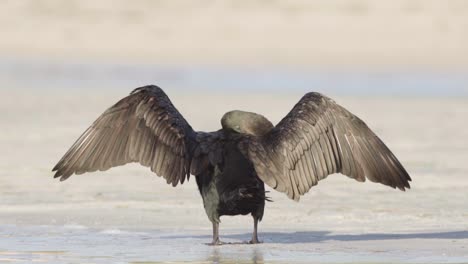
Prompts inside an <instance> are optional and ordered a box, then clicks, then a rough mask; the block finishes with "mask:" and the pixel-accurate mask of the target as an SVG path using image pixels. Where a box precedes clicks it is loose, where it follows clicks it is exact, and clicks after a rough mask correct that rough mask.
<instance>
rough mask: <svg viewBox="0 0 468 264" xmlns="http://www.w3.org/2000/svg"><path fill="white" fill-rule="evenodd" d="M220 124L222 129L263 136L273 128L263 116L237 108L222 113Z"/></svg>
mask: <svg viewBox="0 0 468 264" xmlns="http://www.w3.org/2000/svg"><path fill="white" fill-rule="evenodd" d="M221 125H222V126H223V129H224V130H227V131H230V132H235V133H240V134H248V135H252V136H263V135H265V134H266V133H268V132H269V131H270V130H271V129H272V128H273V124H272V123H271V122H270V121H268V119H266V118H265V117H264V116H262V115H259V114H255V113H251V112H245V111H239V110H235V111H230V112H227V113H226V114H224V116H223V118H222V119H221Z"/></svg>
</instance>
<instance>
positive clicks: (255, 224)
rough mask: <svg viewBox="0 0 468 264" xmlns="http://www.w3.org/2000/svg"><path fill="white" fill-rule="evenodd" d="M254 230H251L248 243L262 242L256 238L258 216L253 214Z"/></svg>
mask: <svg viewBox="0 0 468 264" xmlns="http://www.w3.org/2000/svg"><path fill="white" fill-rule="evenodd" d="M253 218H254V231H253V234H252V240H250V242H249V243H250V244H260V243H262V242H260V240H258V234H257V230H258V217H256V216H254V217H253Z"/></svg>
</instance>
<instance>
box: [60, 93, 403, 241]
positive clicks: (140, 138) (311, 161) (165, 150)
mask: <svg viewBox="0 0 468 264" xmlns="http://www.w3.org/2000/svg"><path fill="white" fill-rule="evenodd" d="M221 124H222V129H220V130H218V131H215V132H209V133H206V132H197V131H194V130H193V129H192V127H191V126H190V125H189V124H188V123H187V121H186V120H185V119H184V117H183V116H182V115H181V114H180V113H179V112H178V110H177V109H176V108H175V107H174V105H173V104H172V103H171V101H170V100H169V98H168V96H167V95H166V94H165V93H164V91H163V90H162V89H161V88H159V87H157V86H155V85H148V86H144V87H140V88H137V89H135V90H134V91H133V92H131V94H130V95H129V96H127V97H125V98H123V99H122V100H120V101H119V102H117V103H116V104H115V105H114V106H112V107H111V108H109V109H108V110H107V111H105V112H104V113H103V114H102V115H101V116H100V117H99V118H98V119H97V120H96V121H95V122H94V123H93V124H92V125H91V127H89V128H88V129H87V130H86V131H85V132H84V133H83V135H82V136H81V137H80V138H78V140H77V141H76V142H75V144H73V146H72V147H71V148H70V150H69V151H68V152H67V153H66V154H65V155H64V157H63V158H62V159H61V160H60V161H59V162H58V164H57V165H56V166H55V167H54V169H53V171H56V174H55V178H57V177H60V180H61V181H63V180H66V179H68V178H69V177H70V176H71V175H73V174H83V173H85V172H94V171H98V170H99V171H105V170H108V169H110V168H112V167H116V166H121V165H124V164H127V163H130V162H138V163H140V164H141V165H143V166H146V167H150V168H151V171H153V172H154V173H156V174H157V175H159V176H162V177H164V178H165V179H166V181H167V183H168V184H172V185H173V186H177V184H179V183H181V184H182V183H184V181H185V180H188V179H189V177H190V175H194V176H195V179H196V182H197V185H198V188H199V190H200V194H201V196H202V198H203V204H204V207H205V211H206V214H207V215H208V218H209V220H210V221H211V222H212V224H213V242H212V245H219V244H221V242H220V240H219V232H218V231H219V222H220V220H219V219H220V217H221V216H223V215H247V214H251V215H252V216H253V219H254V232H253V236H252V240H251V241H250V242H251V243H259V240H258V237H257V224H258V222H259V221H261V220H262V217H263V211H264V207H265V201H267V200H268V197H267V196H266V195H265V185H264V183H266V184H267V185H269V186H270V187H272V188H273V189H275V190H277V191H279V192H283V193H285V194H286V195H287V196H288V197H289V198H291V199H293V200H296V201H298V200H299V198H300V196H301V195H304V194H306V193H307V192H308V191H309V190H310V188H311V187H312V186H314V185H316V184H317V183H318V181H320V180H322V179H325V178H326V177H327V176H328V175H330V174H334V173H342V174H344V175H346V176H348V177H350V178H353V179H355V180H357V181H360V182H364V181H365V180H366V178H367V179H369V180H370V181H372V182H377V183H381V184H384V185H387V186H390V187H393V188H398V189H400V190H402V191H404V190H405V188H408V189H409V188H410V185H409V181H411V178H410V176H409V175H408V173H407V172H406V170H405V169H404V168H403V166H402V165H401V163H400V162H399V161H398V160H397V158H396V157H395V156H394V155H393V154H392V152H391V151H390V150H389V149H388V148H387V146H386V145H385V144H384V143H383V142H382V141H381V140H380V139H379V138H378V137H377V136H376V135H375V134H374V133H373V132H372V131H371V130H370V129H369V128H368V126H367V125H366V124H365V123H364V122H363V121H362V120H361V119H359V118H358V117H356V116H355V115H353V114H351V113H350V112H349V111H347V110H346V109H345V108H343V107H341V106H340V105H338V104H336V103H335V102H334V101H333V100H331V99H330V98H328V97H326V96H324V95H321V94H319V93H308V94H306V95H305V96H304V97H303V98H302V99H301V100H300V101H299V102H298V103H297V104H296V105H295V106H294V108H293V109H292V110H291V111H290V113H289V114H288V115H287V116H286V117H285V118H284V119H283V120H281V121H280V122H279V123H278V124H277V125H276V126H273V124H272V123H271V122H270V121H268V120H267V119H266V118H265V117H263V116H262V115H259V114H255V113H250V112H244V111H231V112H228V113H226V114H225V115H224V116H223V118H222V120H221Z"/></svg>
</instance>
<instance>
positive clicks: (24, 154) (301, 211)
mask: <svg viewBox="0 0 468 264" xmlns="http://www.w3.org/2000/svg"><path fill="white" fill-rule="evenodd" d="M0 32H1V34H0V263H35V262H39V263H60V264H62V263H93V264H94V263H96V264H101V263H132V264H137V263H138V264H143V263H158V264H159V263H171V264H173V263H207V264H208V263H209V264H220V263H227V264H231V263H246V264H247V263H258V264H260V263H262V264H263V263H304V264H305V263H355V264H357V263H359V264H361V263H369V264H370V263H385V264H389V263H412V264H414V263H417V264H422V263H457V264H461V263H468V192H467V190H468V177H467V175H468V162H467V158H468V124H467V116H468V74H467V72H468V1H465V0H447V1H445V0H424V1H421V0H392V1H385V0H314V1H307V0H296V1H286V0H277V1H273V0H272V1H261V0H255V1H218V0H214V1H211V0H203V1H196V2H193V1H192V2H189V1H179V0H162V1H151V0H136V1H126V0H99V1H94V0H81V1H74V0H67V1H63V0H15V1H0ZM146 84H157V85H159V86H161V87H162V88H164V90H165V91H166V92H167V93H168V95H169V97H170V98H171V99H172V101H173V103H174V104H175V105H176V107H177V108H178V109H179V110H180V111H181V113H182V114H183V115H184V116H185V117H186V119H187V120H188V121H189V122H190V123H191V125H192V126H193V127H194V128H195V129H196V130H202V131H212V130H217V129H219V128H220V118H221V116H222V115H223V114H224V113H225V112H227V111H229V110H233V109H241V110H248V111H253V112H258V113H261V114H264V115H265V116H267V117H268V118H269V119H270V120H271V121H272V122H273V123H277V122H278V121H279V120H281V118H282V117H284V116H285V115H286V114H287V113H288V111H289V110H290V109H291V108H292V107H293V105H294V104H295V103H297V102H298V100H299V99H300V98H301V96H302V95H304V93H306V92H310V91H318V92H322V93H325V94H327V95H329V96H332V97H333V98H334V99H336V101H337V102H338V103H340V104H342V105H343V106H345V107H346V108H348V109H349V110H350V111H351V112H353V113H355V114H356V115H358V116H360V117H361V118H362V119H363V120H365V121H366V122H367V124H368V125H369V126H370V127H371V128H372V129H373V130H374V131H375V132H376V133H377V134H378V135H379V136H380V137H381V138H382V139H383V141H384V142H385V143H386V144H387V145H388V146H389V147H390V149H391V150H392V151H393V152H394V153H395V155H396V156H397V157H398V158H399V159H400V160H401V162H402V163H403V165H404V166H405V167H406V168H407V170H408V171H409V173H410V174H411V176H412V178H413V183H412V189H411V190H409V191H407V192H405V193H403V192H400V191H396V190H393V189H390V188H388V187H385V186H382V185H378V184H374V183H369V182H368V183H365V184H361V183H358V182H356V181H353V180H350V179H348V178H347V177H345V176H342V175H333V176H330V177H328V179H326V180H324V181H321V182H320V183H319V185H318V186H316V187H314V188H313V189H312V190H311V191H310V193H308V194H307V195H306V196H304V197H303V198H302V199H301V202H300V203H296V202H293V201H291V200H289V199H288V198H287V197H286V196H285V195H283V194H281V193H278V192H275V191H273V190H270V191H271V192H270V193H269V196H271V198H272V199H273V201H274V202H272V203H268V204H267V207H266V213H265V217H264V221H263V222H262V223H261V224H260V234H259V236H260V240H262V241H263V242H264V243H263V244H261V245H255V246H250V245H245V244H243V242H245V241H247V240H248V239H249V238H250V232H251V231H252V228H253V227H252V220H251V218H250V217H241V216H239V217H224V218H222V225H221V239H222V240H224V241H226V242H230V243H232V244H231V245H226V246H222V247H216V248H213V247H209V246H207V245H205V243H208V242H210V239H211V224H210V222H209V220H208V219H207V217H206V215H205V212H204V209H203V205H202V200H201V197H200V195H199V193H198V190H197V188H196V184H195V181H194V179H193V178H192V179H191V181H190V182H188V183H186V184H184V185H183V186H178V187H177V188H172V187H171V186H168V185H166V184H165V181H164V180H163V179H161V178H159V177H158V176H156V175H154V174H152V173H151V172H150V171H149V169H147V168H143V167H141V166H138V165H137V164H130V165H127V166H124V167H119V168H114V169H112V170H110V171H107V172H100V173H93V174H85V175H80V176H73V177H72V178H71V179H69V180H68V181H66V182H63V183H60V182H59V181H57V180H54V179H53V178H52V176H53V173H52V172H51V169H52V167H53V166H54V165H55V164H56V162H57V161H58V160H59V159H60V158H61V157H62V155H63V154H64V153H65V151H66V150H67V149H68V148H69V147H70V146H71V145H72V143H73V142H74V141H75V140H76V139H77V138H78V136H79V135H80V134H81V133H82V132H83V131H84V130H85V129H86V128H87V127H88V126H89V125H90V124H91V123H92V122H93V121H94V120H95V119H96V118H97V117H98V116H99V115H100V114H101V113H102V112H103V111H104V110H105V109H106V108H107V107H109V106H111V105H112V104H114V103H115V102H116V101H117V100H119V99H120V98H122V97H124V96H126V95H127V94H128V93H129V92H130V91H131V90H132V89H133V88H136V87H138V86H142V85H146Z"/></svg>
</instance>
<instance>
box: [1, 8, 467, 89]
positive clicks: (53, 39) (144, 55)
mask: <svg viewBox="0 0 468 264" xmlns="http://www.w3.org/2000/svg"><path fill="white" fill-rule="evenodd" d="M0 32H1V41H0V84H1V88H2V89H10V90H11V88H12V87H14V88H20V87H35V88H36V89H41V88H54V89H60V90H62V89H69V88H80V89H81V88H87V89H90V88H97V87H106V88H109V87H112V88H114V89H130V88H131V87H136V86H138V85H143V84H147V83H155V84H158V85H160V86H161V87H163V88H165V87H166V88H170V89H198V90H199V89H210V90H239V89H244V90H251V89H256V90H264V91H282V90H283V91H284V90H288V91H290V90H298V91H300V92H305V91H310V90H316V91H322V92H325V93H328V94H330V93H333V94H346V95H353V94H356V93H358V94H360V95H369V94H384V95H417V96H420V95H422V96H424V95H452V96H453V95H455V96H459V95H463V96H466V95H468V88H467V83H468V80H467V79H468V77H467V74H466V73H467V71H468V69H467V67H468V48H467V47H468V3H467V2H466V1H464V0H449V1H444V0H424V1H423V0H395V1H386V0H375V1H371V0H331V1H328V0H314V1H307V0H295V1H286V0H283V1H281V0H272V1H262V0H253V1H216V0H203V1H196V2H194V1H177V0H176V1H169V0H167V1H164V0H157V1H151V0H136V1H125V0H99V1H93V0H82V1H78V0H67V1H63V0H17V1H13V0H3V1H1V2H0Z"/></svg>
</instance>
